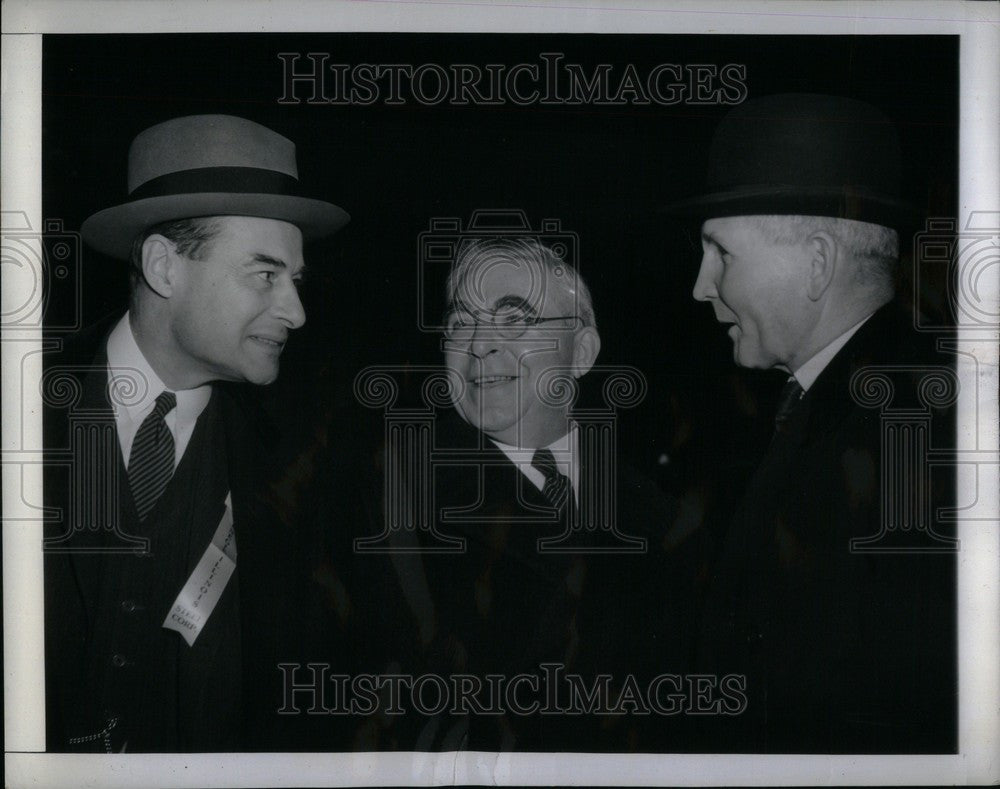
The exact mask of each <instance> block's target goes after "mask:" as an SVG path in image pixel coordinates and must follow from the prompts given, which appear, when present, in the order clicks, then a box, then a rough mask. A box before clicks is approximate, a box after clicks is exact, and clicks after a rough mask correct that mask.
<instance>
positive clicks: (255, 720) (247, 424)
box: [45, 324, 332, 751]
mask: <svg viewBox="0 0 1000 789" xmlns="http://www.w3.org/2000/svg"><path fill="white" fill-rule="evenodd" d="M108 328H110V327H109V326H108V325H103V324H102V325H101V326H98V327H95V328H94V329H93V330H90V331H88V332H85V333H83V334H82V335H81V336H80V337H78V338H76V340H75V342H73V343H72V344H70V345H69V346H68V347H67V349H66V350H65V351H64V352H63V353H62V354H61V355H60V356H59V358H58V359H57V360H56V361H55V362H54V363H53V364H52V365H50V366H49V373H50V374H56V375H58V374H60V373H65V374H67V375H69V376H72V378H73V379H74V380H76V381H77V383H78V385H79V387H80V398H79V401H78V403H77V404H76V405H75V406H74V408H75V409H76V411H75V413H77V414H78V415H79V414H80V412H81V410H83V411H86V412H88V413H89V417H87V419H88V420H90V421H91V422H93V424H95V425H96V424H99V423H100V422H102V421H103V422H104V424H109V421H108V420H111V421H110V424H111V425H112V426H113V424H114V422H113V418H112V416H111V411H110V405H109V403H108V400H107V395H106V389H107V366H106V365H107V362H106V351H105V347H106V335H107V330H108ZM55 405H56V406H58V405H60V404H59V403H56V404H55ZM212 408H215V409H217V412H216V413H218V414H220V415H221V425H222V434H223V436H224V442H225V449H226V451H225V457H226V459H227V465H228V468H227V469H225V476H226V479H227V480H228V485H229V489H230V492H231V495H232V505H233V523H234V529H235V532H236V544H237V550H238V560H237V571H236V575H235V576H234V578H233V581H231V582H230V583H231V587H227V588H226V590H225V592H224V594H223V597H222V600H220V604H219V607H218V608H217V609H216V612H217V614H218V612H220V611H221V610H223V608H224V607H225V603H226V601H227V599H229V600H231V601H232V604H233V605H235V606H236V608H237V610H238V614H237V616H238V626H237V628H236V631H237V632H238V636H236V637H237V638H238V639H239V644H238V645H234V644H231V643H228V644H225V643H224V644H223V648H221V649H219V650H218V651H217V653H216V654H215V656H214V657H212V656H206V657H205V661H206V662H205V666H204V668H205V670H206V671H215V672H218V673H219V675H221V676H225V675H226V674H227V673H228V672H233V671H235V672H238V673H239V681H238V682H236V683H235V685H236V686H238V687H239V693H240V696H241V698H240V700H239V702H240V703H239V710H240V721H239V723H238V725H239V731H238V732H234V733H233V735H232V737H231V738H229V741H230V742H231V743H232V749H238V750H315V749H316V748H317V744H316V743H317V741H319V742H326V741H327V739H328V738H329V737H330V736H331V735H330V732H329V730H327V729H325V728H323V727H320V726H318V725H317V724H316V721H315V719H307V718H306V716H294V715H293V716H282V715H278V714H277V710H278V709H279V708H281V707H282V705H283V703H284V701H285V698H284V693H285V686H284V675H283V674H282V672H281V670H280V669H279V668H278V664H279V663H282V662H292V663H304V662H306V661H307V660H310V659H316V658H317V657H320V658H322V659H326V660H330V659H331V657H332V652H331V651H330V645H329V643H328V641H327V640H326V638H325V635H326V628H325V626H324V622H323V620H322V619H320V618H319V614H318V613H317V611H316V606H315V600H316V598H317V594H315V590H313V589H311V588H310V580H309V574H310V573H309V567H308V565H307V558H308V554H309V546H310V539H309V535H308V533H307V532H306V530H305V529H304V528H303V529H296V528H295V527H293V526H290V525H289V524H287V523H286V522H284V521H283V520H282V519H281V518H279V517H277V514H276V513H275V512H274V511H273V508H272V507H271V505H270V504H269V502H268V495H267V494H268V490H269V488H268V483H269V481H270V480H271V479H272V478H273V473H274V472H273V469H269V468H268V458H269V457H270V453H269V449H268V447H269V445H270V444H271V443H273V441H274V436H273V434H269V432H268V427H267V420H266V418H265V417H264V415H263V413H262V412H260V410H259V409H257V408H256V406H255V404H254V403H253V400H252V398H251V397H250V396H249V393H248V392H246V391H245V390H244V389H243V387H239V386H230V385H219V384H216V385H215V386H214V387H213V394H212V402H210V404H209V406H208V407H207V408H206V412H208V410H209V409H212ZM70 412H73V411H72V409H70V410H69V411H67V409H63V408H58V407H54V408H52V409H51V410H50V411H49V412H48V413H47V415H46V416H47V434H48V439H47V444H46V446H47V447H48V449H49V450H50V451H59V450H61V449H64V448H65V447H67V446H68V440H69V438H68V435H67V431H66V426H67V416H68V415H69V413H70ZM203 416H204V414H203ZM200 419H201V418H200ZM196 430H197V428H196ZM91 437H92V436H89V437H88V438H91ZM114 442H115V443H114V449H115V452H116V453H117V455H118V461H119V470H120V471H122V470H123V468H124V464H123V463H122V462H121V457H120V450H119V449H118V443H117V436H116V435H115V436H114ZM88 452H89V454H88ZM77 457H78V458H86V459H87V460H86V462H88V463H93V462H94V460H93V453H92V448H91V449H90V450H88V449H86V448H85V449H84V452H83V454H78V455H77ZM74 463H75V464H76V465H75V466H74V468H75V471H74V473H79V470H80V466H79V463H78V462H77V461H74ZM122 481H123V483H124V484H127V482H126V481H125V478H124V477H123V480H122ZM46 494H47V501H48V503H49V504H50V505H53V506H55V507H57V508H58V510H61V512H62V514H63V517H62V518H61V519H59V520H57V521H54V522H52V523H50V524H49V525H48V526H47V529H46V534H47V538H48V540H49V542H48V546H47V549H46V555H45V588H46V683H47V687H46V704H47V721H48V726H47V729H48V730H47V738H48V749H49V750H54V751H59V750H67V749H72V750H75V749H77V748H78V747H80V746H72V747H71V745H70V743H69V738H70V737H71V736H73V735H75V734H79V733H80V732H79V731H73V730H72V729H71V728H70V721H73V720H74V719H76V718H77V713H78V712H79V710H78V709H77V707H78V706H79V705H80V704H81V698H82V697H81V695H80V693H81V686H83V685H86V684H87V683H88V682H89V681H90V678H89V677H88V676H87V671H88V669H87V667H88V665H90V664H91V662H92V658H93V655H91V654H90V650H91V649H92V647H93V639H94V634H95V633H96V632H97V631H98V629H99V628H100V626H101V622H102V621H104V620H105V619H106V618H107V617H108V616H111V615H112V612H111V611H109V610H108V609H107V607H106V602H107V601H104V603H102V602H100V600H101V595H102V591H101V590H102V582H103V580H104V578H105V575H106V573H108V572H109V571H111V570H110V568H112V566H113V563H114V562H117V561H141V559H136V558H135V557H131V556H126V557H125V558H124V559H123V558H122V556H121V554H111V553H109V552H108V549H109V548H111V549H114V548H121V547H122V545H123V544H124V543H123V540H122V539H121V537H120V536H118V535H116V534H114V533H113V532H111V531H109V530H107V529H100V530H98V531H96V532H89V533H88V532H80V531H78V529H79V528H80V526H81V524H77V523H73V522H71V521H70V513H71V512H72V510H71V508H70V507H69V505H70V502H69V501H68V498H69V497H68V489H67V485H66V476H65V474H62V475H59V474H56V473H55V472H54V471H51V472H50V473H49V475H48V477H47V481H46ZM121 523H122V521H120V520H119V521H118V522H117V525H118V526H119V527H120V526H121ZM67 535H69V537H68V539H65V540H63V541H61V542H60V541H59V539H58V538H59V537H65V536H67ZM54 542H55V543H58V545H55V544H54ZM205 545H207V541H206V543H205ZM67 549H68V550H67ZM81 549H87V551H86V552H81ZM234 581H235V582H236V583H235V584H234V583H233V582H234ZM182 582H183V581H182ZM177 591H180V587H179V586H178V588H177ZM166 613H167V612H166V611H163V613H162V616H165V615H166ZM218 615H219V616H220V617H221V616H222V615H221V614H218ZM162 616H161V617H160V618H162ZM209 625H211V619H210V620H209ZM205 632H206V633H207V629H206V631H205ZM203 635H204V633H203ZM196 646H197V642H196ZM181 649H185V647H181ZM212 660H216V661H218V660H223V661H225V665H222V664H220V665H213V664H212V663H211V661H212ZM195 668H197V666H195ZM146 681H148V682H150V683H155V682H156V681H157V677H148V678H146ZM209 714H210V713H209ZM84 747H86V746H84ZM150 749H151V750H161V749H162V748H161V747H158V746H157V745H156V744H155V743H154V744H153V745H152V746H151V748H150ZM191 749H192V750H200V749H201V747H200V746H199V744H198V743H193V744H192V748H191ZM227 749H228V748H227Z"/></svg>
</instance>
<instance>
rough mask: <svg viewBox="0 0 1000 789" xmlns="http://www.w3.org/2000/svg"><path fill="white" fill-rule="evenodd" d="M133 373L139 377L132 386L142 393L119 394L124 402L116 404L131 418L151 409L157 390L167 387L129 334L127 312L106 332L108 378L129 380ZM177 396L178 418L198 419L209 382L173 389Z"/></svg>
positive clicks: (209, 386)
mask: <svg viewBox="0 0 1000 789" xmlns="http://www.w3.org/2000/svg"><path fill="white" fill-rule="evenodd" d="M136 373H138V376H137V377H138V379H139V380H138V384H137V386H136V387H134V388H135V390H136V393H137V394H140V393H141V396H139V397H133V398H128V397H122V398H120V399H121V400H122V401H123V402H121V403H116V405H117V407H119V408H124V409H125V411H126V412H127V413H128V415H129V416H130V417H131V418H133V419H136V418H137V417H140V416H142V415H144V414H145V413H147V412H149V411H152V409H153V405H154V403H155V401H156V398H157V397H158V396H159V395H160V392H163V391H165V390H166V389H167V385H166V384H165V383H163V380H162V379H161V378H160V376H158V375H157V374H156V371H155V370H154V369H153V368H152V366H151V365H150V364H149V362H148V361H147V360H146V357H145V356H144V355H143V353H142V351H141V350H140V348H139V344H138V343H137V342H136V340H135V335H134V334H133V333H132V325H131V323H130V322H129V313H127V312H126V313H125V315H124V316H122V319H121V320H120V321H118V323H117V324H115V327H114V328H113V329H112V330H111V334H109V335H108V378H109V380H110V381H114V379H115V377H116V376H121V377H123V378H125V379H131V378H132V377H133V376H134V375H136ZM143 383H145V386H143ZM131 388H133V387H131V386H130V387H126V389H131ZM176 395H177V414H178V416H179V417H180V418H181V419H197V418H198V415H199V414H200V413H201V412H202V411H203V410H204V409H205V406H206V405H208V401H209V398H210V397H211V396H212V385H211V384H204V385H203V386H199V387H197V388H195V389H185V390H182V391H180V392H176Z"/></svg>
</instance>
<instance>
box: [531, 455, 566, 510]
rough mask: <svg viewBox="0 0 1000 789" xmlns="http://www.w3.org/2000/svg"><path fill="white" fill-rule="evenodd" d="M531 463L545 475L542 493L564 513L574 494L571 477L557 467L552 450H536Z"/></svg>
mask: <svg viewBox="0 0 1000 789" xmlns="http://www.w3.org/2000/svg"><path fill="white" fill-rule="evenodd" d="M531 465H532V466H533V467H534V468H536V469H538V470H539V471H540V472H542V474H543V475H544V477H545V486H544V487H543V488H542V495H543V496H545V499H546V501H548V502H549V504H551V505H552V506H553V507H555V508H556V510H558V512H559V514H560V515H562V513H563V511H564V509H565V507H566V502H567V501H568V500H569V499H570V497H571V496H572V495H573V492H572V491H571V490H570V485H569V479H568V478H567V477H566V475H565V474H562V473H560V472H559V469H558V468H556V459H555V457H553V455H552V451H551V450H549V449H539V450H536V452H535V455H534V457H533V458H532V459H531Z"/></svg>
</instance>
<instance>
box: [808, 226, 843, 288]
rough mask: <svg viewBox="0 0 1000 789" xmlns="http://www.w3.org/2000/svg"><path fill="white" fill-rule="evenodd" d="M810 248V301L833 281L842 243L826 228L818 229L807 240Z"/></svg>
mask: <svg viewBox="0 0 1000 789" xmlns="http://www.w3.org/2000/svg"><path fill="white" fill-rule="evenodd" d="M806 244H807V249H808V250H809V256H810V257H809V281H808V283H807V285H806V294H807V295H808V296H809V300H810V301H819V299H820V297H821V296H822V295H823V294H824V293H825V292H826V289H827V288H828V287H829V286H830V283H831V282H833V276H834V274H835V273H836V271H837V265H838V264H839V262H840V261H839V256H840V244H839V243H838V242H837V239H835V238H834V237H833V236H831V235H830V234H829V233H827V232H826V231H824V230H817V231H816V232H815V233H813V234H812V235H810V236H809V240H808V241H807V242H806Z"/></svg>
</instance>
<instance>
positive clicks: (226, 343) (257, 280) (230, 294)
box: [164, 216, 305, 386]
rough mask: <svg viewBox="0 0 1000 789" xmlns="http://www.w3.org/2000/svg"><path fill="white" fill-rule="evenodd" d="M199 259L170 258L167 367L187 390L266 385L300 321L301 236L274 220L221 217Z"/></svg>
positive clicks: (295, 228)
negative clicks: (209, 384)
mask: <svg viewBox="0 0 1000 789" xmlns="http://www.w3.org/2000/svg"><path fill="white" fill-rule="evenodd" d="M219 222H220V227H219V233H218V235H217V236H216V237H215V238H214V239H213V240H212V241H211V243H210V245H209V247H208V249H207V252H206V253H205V254H204V255H203V256H202V259H200V260H192V259H190V258H187V257H185V256H183V255H177V254H176V253H173V254H174V258H173V266H172V269H171V271H172V281H171V293H170V297H169V299H168V302H169V323H170V325H169V327H168V329H167V331H168V332H169V338H164V339H165V341H166V342H167V344H168V346H169V347H170V348H171V349H172V350H171V356H172V357H173V358H172V359H171V366H172V367H173V368H175V370H176V373H175V377H176V378H179V379H183V381H184V383H185V384H187V385H190V386H196V385H199V383H204V382H206V381H217V380H222V381H249V382H251V383H255V384H268V383H271V382H272V381H274V380H275V379H276V378H277V377H278V363H279V359H280V357H281V352H282V350H283V349H284V347H285V342H286V341H287V339H288V334H289V332H290V331H291V330H292V329H297V328H298V327H300V326H301V325H302V324H303V323H305V311H304V310H303V308H302V302H301V301H299V294H298V287H299V284H300V283H301V280H302V276H303V273H304V268H305V264H304V262H303V258H302V233H301V232H300V231H299V229H298V228H297V227H295V226H294V225H291V224H289V223H288V222H282V221H279V220H276V219H260V218H255V217H235V216H230V217H220V218H219Z"/></svg>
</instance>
